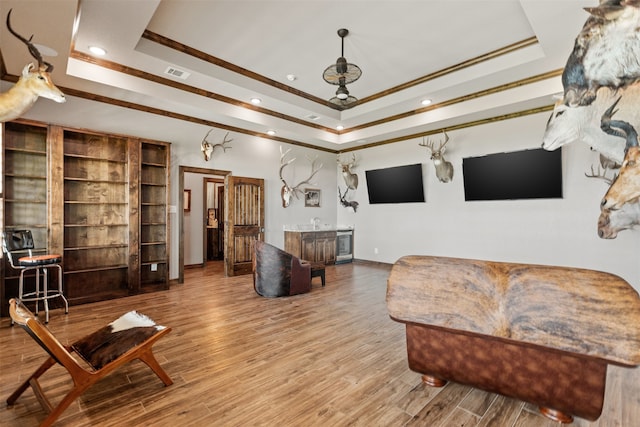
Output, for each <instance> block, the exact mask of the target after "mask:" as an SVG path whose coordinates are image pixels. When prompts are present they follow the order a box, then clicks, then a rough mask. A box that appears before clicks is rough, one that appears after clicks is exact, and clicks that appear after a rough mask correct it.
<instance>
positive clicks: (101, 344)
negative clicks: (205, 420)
mask: <svg viewBox="0 0 640 427" xmlns="http://www.w3.org/2000/svg"><path fill="white" fill-rule="evenodd" d="M9 305H10V306H9V312H10V315H11V319H12V320H13V321H14V322H15V323H17V324H18V325H20V326H21V327H22V328H24V329H25V330H26V331H27V332H28V333H29V335H30V336H31V337H32V338H33V339H34V340H35V341H36V342H37V343H38V344H39V345H40V346H41V347H42V348H43V349H44V350H45V351H46V352H47V353H48V354H49V357H48V358H47V359H46V360H45V362H44V363H43V364H42V365H41V366H40V367H39V368H38V369H36V371H35V372H34V373H33V374H31V376H29V377H28V378H27V379H26V381H25V382H23V383H22V384H21V385H20V387H18V388H17V389H16V391H14V392H13V394H12V395H11V396H9V398H8V399H7V405H13V404H14V403H15V402H16V400H17V399H18V397H20V396H21V395H22V393H23V392H24V391H25V390H26V389H27V388H28V387H29V386H31V388H32V389H33V392H34V393H35V395H36V397H37V399H38V401H39V402H40V403H41V404H42V406H43V408H44V409H45V410H46V411H47V412H49V414H48V416H47V417H46V418H45V419H44V420H43V421H42V422H41V424H40V425H41V426H49V425H51V424H53V423H54V422H55V420H56V419H57V418H58V417H59V416H60V415H61V414H62V413H63V412H64V410H65V409H66V408H67V407H68V406H69V405H70V404H71V403H72V402H73V401H74V400H75V399H76V398H77V397H78V396H80V395H81V394H82V393H83V392H84V391H85V390H87V389H88V388H89V387H91V386H92V385H93V384H95V383H96V382H97V381H99V380H100V379H102V378H103V377H105V376H106V375H108V374H109V373H111V372H112V371H114V370H115V369H117V368H118V367H119V366H121V365H124V364H125V363H127V362H130V361H132V360H135V359H139V360H141V361H143V362H144V363H146V364H147V366H149V367H150V368H151V369H152V370H153V372H155V374H156V375H157V376H158V377H159V378H160V380H161V381H162V382H163V383H164V385H165V386H169V385H171V384H173V381H172V380H171V378H170V377H169V375H167V373H166V372H165V371H164V370H163V369H162V367H161V366H160V365H159V364H158V361H157V360H156V358H155V357H154V355H153V352H152V346H153V345H154V344H155V343H156V341H158V340H159V339H160V338H162V337H163V336H164V335H166V334H167V333H169V332H170V331H171V328H167V327H164V326H160V325H156V324H155V322H154V321H153V320H151V319H150V318H148V317H147V316H145V315H143V314H140V313H137V312H135V311H132V312H129V313H126V314H124V315H123V316H121V317H120V318H118V319H117V320H115V321H113V322H111V323H110V324H108V325H107V326H105V327H103V328H101V329H98V330H97V331H95V332H94V333H92V334H90V335H88V336H86V337H84V338H82V339H80V340H78V341H76V342H74V343H73V344H72V345H70V346H68V347H67V346H64V345H62V344H61V343H60V342H59V341H58V340H57V339H56V337H55V336H54V335H53V334H52V333H51V331H49V329H47V327H46V326H45V325H43V324H42V323H40V321H39V320H38V318H37V317H36V316H35V315H34V314H33V313H31V311H29V309H27V308H26V307H25V306H24V305H23V304H22V303H20V302H19V301H17V300H16V299H11V300H10V301H9ZM73 354H76V355H77V356H79V358H75V357H73ZM79 359H82V360H79ZM82 361H84V362H86V363H82ZM56 363H58V364H60V365H62V366H63V367H64V368H65V369H66V370H67V372H69V375H71V377H72V379H73V383H74V387H73V388H72V389H71V390H70V391H69V392H68V393H67V394H66V395H65V397H64V398H63V399H62V400H61V401H60V403H58V406H56V407H55V408H54V407H53V406H52V405H51V403H50V402H49V400H48V399H47V397H46V396H45V394H44V391H43V389H42V387H41V386H40V383H39V382H38V378H40V377H41V376H42V375H43V374H44V373H45V372H46V371H47V370H49V368H51V367H52V366H54V365H55V364H56Z"/></svg>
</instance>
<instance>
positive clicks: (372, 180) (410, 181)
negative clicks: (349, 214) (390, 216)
mask: <svg viewBox="0 0 640 427" xmlns="http://www.w3.org/2000/svg"><path fill="white" fill-rule="evenodd" d="M365 175H366V178H367V190H368V192H369V203H370V204H377V203H415V202H424V188H423V186H422V165H421V164H420V163H418V164H415V165H405V166H396V167H392V168H385V169H374V170H368V171H365Z"/></svg>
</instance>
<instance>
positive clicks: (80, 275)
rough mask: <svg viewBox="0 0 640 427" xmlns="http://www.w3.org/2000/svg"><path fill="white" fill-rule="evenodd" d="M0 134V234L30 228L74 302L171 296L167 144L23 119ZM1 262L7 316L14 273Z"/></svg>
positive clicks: (1, 309) (0, 304)
mask: <svg viewBox="0 0 640 427" xmlns="http://www.w3.org/2000/svg"><path fill="white" fill-rule="evenodd" d="M0 126H1V127H2V129H3V133H2V135H3V138H2V150H1V151H0V154H2V164H3V168H2V172H1V173H2V179H3V189H4V194H1V193H0V198H2V203H1V205H2V206H1V208H2V211H1V212H0V220H1V221H2V226H3V228H4V229H7V230H11V229H23V228H28V229H31V230H32V231H33V235H34V239H35V241H36V245H37V246H38V247H39V248H40V251H41V252H42V253H44V252H51V253H61V254H63V263H62V265H63V277H64V279H63V280H64V292H65V295H66V296H67V298H68V300H69V302H70V303H71V304H81V303H85V302H92V301H99V300H105V299H111V298H117V297H122V296H126V295H130V294H136V293H140V292H150V291H155V290H162V289H168V288H169V245H170V242H169V237H170V233H169V215H168V207H169V182H170V179H169V174H170V164H169V159H170V150H171V144H169V143H166V142H160V141H141V140H140V139H139V138H133V137H128V136H123V135H118V136H114V135H107V134H102V133H97V132H91V131H88V130H77V129H68V128H64V127H61V126H52V125H49V126H47V125H46V124H40V123H36V122H27V121H22V120H21V121H16V122H8V123H3V124H0ZM3 262H5V265H3V269H2V287H1V289H2V291H1V292H2V293H1V295H0V297H1V298H0V299H1V301H0V315H1V316H6V315H7V314H8V313H7V308H8V300H9V298H11V297H13V296H15V295H17V289H18V272H14V271H13V270H12V269H10V268H9V269H7V262H6V260H4V261H3ZM49 280H52V278H49ZM53 280H55V278H53Z"/></svg>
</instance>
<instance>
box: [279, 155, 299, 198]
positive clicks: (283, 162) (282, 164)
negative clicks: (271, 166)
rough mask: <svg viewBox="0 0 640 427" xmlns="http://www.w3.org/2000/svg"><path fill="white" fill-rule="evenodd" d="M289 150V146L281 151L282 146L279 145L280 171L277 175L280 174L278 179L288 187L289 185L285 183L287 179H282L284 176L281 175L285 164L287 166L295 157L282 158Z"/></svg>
mask: <svg viewBox="0 0 640 427" xmlns="http://www.w3.org/2000/svg"><path fill="white" fill-rule="evenodd" d="M289 151H291V148H289V149H288V150H287V151H285V152H283V151H282V146H280V172H278V175H279V176H280V181H282V183H283V184H284V186H285V187H287V188H290V187H289V185H288V184H287V181H285V180H284V178H283V177H282V170H283V169H284V167H285V166H288V165H289V164H290V163H292V162H293V161H294V160H295V159H296V158H295V157H294V158H293V159H290V160H288V161H286V162H285V161H284V158H285V157H287V154H289Z"/></svg>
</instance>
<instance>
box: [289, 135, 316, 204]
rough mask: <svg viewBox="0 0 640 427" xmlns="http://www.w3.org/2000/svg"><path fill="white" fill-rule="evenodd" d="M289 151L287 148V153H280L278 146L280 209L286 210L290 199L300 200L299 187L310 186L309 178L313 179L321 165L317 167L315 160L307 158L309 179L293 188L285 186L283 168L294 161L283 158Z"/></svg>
mask: <svg viewBox="0 0 640 427" xmlns="http://www.w3.org/2000/svg"><path fill="white" fill-rule="evenodd" d="M289 151H291V148H289V149H288V150H287V151H284V152H283V151H282V146H280V172H279V176H280V181H282V189H281V190H280V197H281V198H282V207H283V208H286V207H288V206H289V204H290V203H291V197H292V196H295V198H296V199H298V198H300V197H299V194H304V193H305V192H304V190H301V189H300V186H301V185H303V184H311V178H313V177H314V175H315V174H317V173H318V171H319V170H320V169H322V163H320V164H319V165H318V164H317V163H316V160H317V159H313V160H311V159H309V158H307V160H309V161H310V162H311V175H309V178H307V179H305V180H304V181H300V182H299V183H298V184H297V185H295V186H293V187H292V186H290V185H289V184H287V181H285V180H284V178H283V177H282V171H283V170H284V168H285V167H286V166H288V165H289V164H291V163H293V162H294V160H295V157H294V158H293V159H289V160H286V161H285V157H286V156H287V154H289Z"/></svg>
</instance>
